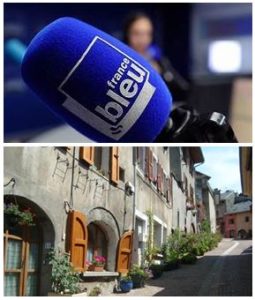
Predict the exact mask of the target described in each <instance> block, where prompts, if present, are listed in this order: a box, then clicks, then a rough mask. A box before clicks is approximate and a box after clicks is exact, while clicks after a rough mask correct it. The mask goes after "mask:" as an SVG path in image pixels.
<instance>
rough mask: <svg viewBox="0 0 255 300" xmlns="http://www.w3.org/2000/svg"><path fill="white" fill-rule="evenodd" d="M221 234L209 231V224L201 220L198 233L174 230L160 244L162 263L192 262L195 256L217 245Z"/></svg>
mask: <svg viewBox="0 0 255 300" xmlns="http://www.w3.org/2000/svg"><path fill="white" fill-rule="evenodd" d="M220 240H221V236H220V235H219V234H214V233H211V230H210V224H209V223H208V222H207V221H206V222H203V226H202V231H201V232H200V233H189V234H184V233H181V232H180V231H175V232H174V233H173V234H172V235H170V236H169V237H168V239H167V242H166V243H165V244H164V245H163V246H162V253H163V257H164V263H165V264H166V265H167V264H171V263H175V262H177V261H180V262H182V263H194V262H195V261H196V256H201V255H203V254H204V253H205V252H207V251H209V250H211V249H213V248H215V247H217V245H218V243H219V241H220Z"/></svg>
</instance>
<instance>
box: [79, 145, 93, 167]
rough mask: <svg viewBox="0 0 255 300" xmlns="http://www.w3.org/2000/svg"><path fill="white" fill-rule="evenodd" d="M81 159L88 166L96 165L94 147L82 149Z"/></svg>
mask: <svg viewBox="0 0 255 300" xmlns="http://www.w3.org/2000/svg"><path fill="white" fill-rule="evenodd" d="M80 159H81V160H84V161H86V162H87V163H88V164H90V165H93V163H94V147H80Z"/></svg>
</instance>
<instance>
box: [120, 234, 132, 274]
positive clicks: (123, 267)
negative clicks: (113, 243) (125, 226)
mask: <svg viewBox="0 0 255 300" xmlns="http://www.w3.org/2000/svg"><path fill="white" fill-rule="evenodd" d="M132 247H133V231H128V232H126V233H124V234H123V235H122V237H121V238H120V240H119V246H118V253H117V272H119V273H123V274H126V273H128V271H129V268H130V264H131V259H132Z"/></svg>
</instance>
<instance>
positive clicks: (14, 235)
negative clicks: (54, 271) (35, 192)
mask: <svg viewBox="0 0 255 300" xmlns="http://www.w3.org/2000/svg"><path fill="white" fill-rule="evenodd" d="M4 203H5V214H4V295H5V296H39V295H44V294H46V293H47V291H48V290H49V287H50V284H51V283H50V276H46V278H45V273H47V274H49V268H48V265H45V264H43V257H45V253H46V252H47V249H46V248H47V247H52V246H53V245H54V240H55V231H54V227H53V224H52V223H51V221H50V219H49V218H48V216H47V215H46V213H45V212H44V211H43V210H42V209H41V207H39V206H38V205H37V204H36V203H34V202H33V201H30V200H28V199H26V198H24V197H21V196H16V195H5V197H4ZM11 203H12V204H14V205H15V206H17V208H18V209H19V210H20V211H21V212H22V211H24V210H25V211H26V210H29V211H31V213H32V215H33V221H32V224H22V223H20V222H19V221H18V220H19V219H18V218H15V217H14V216H15V214H14V215H13V214H8V213H7V210H6V206H7V205H10V204H11ZM42 278H44V280H42Z"/></svg>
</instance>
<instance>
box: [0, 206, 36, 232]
mask: <svg viewBox="0 0 255 300" xmlns="http://www.w3.org/2000/svg"><path fill="white" fill-rule="evenodd" d="M4 213H5V215H9V216H12V217H15V218H16V219H17V220H16V221H17V224H19V225H27V226H33V225H35V223H34V214H33V213H32V212H31V211H30V208H27V209H24V210H21V209H20V207H19V206H18V205H17V204H14V203H10V204H6V205H5V207H4Z"/></svg>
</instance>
